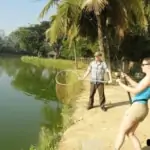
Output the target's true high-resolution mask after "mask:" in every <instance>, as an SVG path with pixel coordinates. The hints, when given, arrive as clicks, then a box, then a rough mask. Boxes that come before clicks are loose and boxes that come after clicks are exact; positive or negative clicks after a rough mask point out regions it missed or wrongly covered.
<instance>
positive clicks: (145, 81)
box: [117, 77, 150, 94]
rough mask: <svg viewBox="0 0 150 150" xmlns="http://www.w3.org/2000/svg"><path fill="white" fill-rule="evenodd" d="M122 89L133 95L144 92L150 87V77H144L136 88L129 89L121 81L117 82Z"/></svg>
mask: <svg viewBox="0 0 150 150" xmlns="http://www.w3.org/2000/svg"><path fill="white" fill-rule="evenodd" d="M117 82H118V83H119V85H120V86H121V87H123V88H124V89H125V90H126V91H128V92H131V93H133V94H137V93H140V92H142V91H143V90H144V89H145V88H147V87H149V86H150V77H144V78H143V79H142V80H141V82H140V83H138V84H137V86H136V87H129V86H127V85H125V84H123V83H122V82H121V80H120V79H119V80H118V81H117Z"/></svg>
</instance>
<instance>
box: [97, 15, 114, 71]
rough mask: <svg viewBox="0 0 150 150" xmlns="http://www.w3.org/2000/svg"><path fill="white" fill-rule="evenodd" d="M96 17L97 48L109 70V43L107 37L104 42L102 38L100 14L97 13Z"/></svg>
mask: <svg viewBox="0 0 150 150" xmlns="http://www.w3.org/2000/svg"><path fill="white" fill-rule="evenodd" d="M96 18H97V24H98V43H99V50H100V52H101V53H102V58H103V60H104V61H106V63H107V65H108V68H109V70H110V72H111V63H110V51H109V44H108V41H107V37H106V39H105V42H104V39H103V33H102V28H101V18H100V15H97V16H96Z"/></svg>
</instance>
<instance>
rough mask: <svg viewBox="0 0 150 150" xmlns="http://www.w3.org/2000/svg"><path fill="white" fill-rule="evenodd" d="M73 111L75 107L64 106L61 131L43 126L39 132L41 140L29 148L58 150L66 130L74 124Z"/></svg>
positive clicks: (32, 149) (31, 149)
mask: <svg viewBox="0 0 150 150" xmlns="http://www.w3.org/2000/svg"><path fill="white" fill-rule="evenodd" d="M72 113H73V107H70V106H68V105H64V106H63V108H62V112H61V116H62V122H63V123H62V125H61V128H62V129H61V132H59V133H56V131H54V130H51V129H48V128H46V127H41V130H40V133H39V142H38V144H37V145H36V146H33V145H32V146H31V147H30V149H29V150H58V146H59V142H60V140H61V137H62V135H63V133H64V132H65V130H66V129H67V128H68V127H69V126H70V125H72V124H73V120H72V119H71V115H72Z"/></svg>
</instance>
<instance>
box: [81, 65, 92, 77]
mask: <svg viewBox="0 0 150 150" xmlns="http://www.w3.org/2000/svg"><path fill="white" fill-rule="evenodd" d="M91 69H92V66H91V64H90V65H89V66H88V68H87V71H86V72H85V74H84V75H83V77H82V80H84V79H85V78H86V77H87V76H88V75H89V73H90V72H91Z"/></svg>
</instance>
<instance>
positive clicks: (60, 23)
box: [46, 0, 81, 43]
mask: <svg viewBox="0 0 150 150" xmlns="http://www.w3.org/2000/svg"><path fill="white" fill-rule="evenodd" d="M78 2H79V0H78V1H77V0H65V1H62V3H61V4H60V5H59V7H58V9H57V14H56V15H55V16H53V18H52V19H51V20H52V24H51V27H50V29H48V31H47V33H46V37H47V38H48V39H49V40H50V42H51V43H53V42H55V41H56V40H57V38H58V37H59V36H62V35H64V36H66V35H68V34H69V35H71V34H70V32H74V33H73V34H72V38H73V35H74V36H76V33H75V29H74V26H75V25H76V22H77V19H78V17H79V15H80V12H81V8H80V6H79V3H78ZM72 38H71V39H72Z"/></svg>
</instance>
